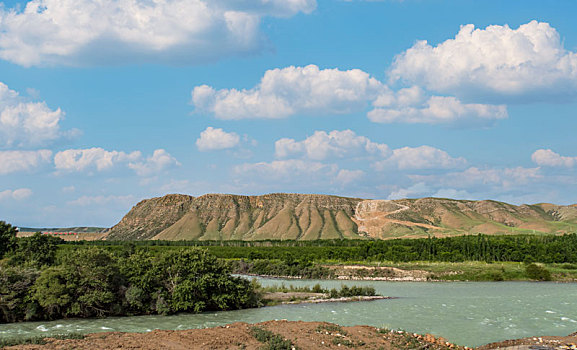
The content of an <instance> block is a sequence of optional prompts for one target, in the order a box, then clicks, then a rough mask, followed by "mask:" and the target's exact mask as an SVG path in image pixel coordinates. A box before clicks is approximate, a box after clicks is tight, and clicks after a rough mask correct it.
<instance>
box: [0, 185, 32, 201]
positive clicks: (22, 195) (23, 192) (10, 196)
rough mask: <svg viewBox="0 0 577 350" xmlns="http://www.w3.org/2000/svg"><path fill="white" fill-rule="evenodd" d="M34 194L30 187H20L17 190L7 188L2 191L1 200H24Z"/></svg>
mask: <svg viewBox="0 0 577 350" xmlns="http://www.w3.org/2000/svg"><path fill="white" fill-rule="evenodd" d="M31 195H32V190H30V189H29V188H19V189H17V190H13V191H12V190H5V191H2V192H0V201H11V200H17V201H20V200H23V199H26V198H28V197H30V196H31Z"/></svg>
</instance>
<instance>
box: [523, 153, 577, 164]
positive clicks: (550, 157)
mask: <svg viewBox="0 0 577 350" xmlns="http://www.w3.org/2000/svg"><path fill="white" fill-rule="evenodd" d="M531 159H532V160H533V162H534V163H535V164H537V165H540V166H548V167H564V168H572V167H573V166H575V165H577V157H565V156H562V155H560V154H558V153H555V152H553V151H552V150H550V149H538V150H536V151H535V152H534V153H533V154H532V155H531Z"/></svg>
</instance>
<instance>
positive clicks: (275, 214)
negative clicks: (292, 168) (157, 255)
mask: <svg viewBox="0 0 577 350" xmlns="http://www.w3.org/2000/svg"><path fill="white" fill-rule="evenodd" d="M570 232H577V205H566V206H564V205H555V204H550V203H539V204H531V205H528V204H523V205H513V204H508V203H504V202H499V201H494V200H482V201H472V200H455V199H448V198H432V197H427V198H419V199H399V200H371V199H361V198H349V197H340V196H333V195H320V194H291V193H271V194H265V195H259V196H247V195H234V194H205V195H202V196H199V197H193V196H189V195H183V194H169V195H166V196H163V197H155V198H151V199H146V200H143V201H140V202H139V203H138V204H136V205H135V206H134V207H133V208H132V209H131V210H130V211H129V212H128V213H127V214H126V215H125V216H124V218H122V220H121V221H120V222H119V223H118V224H116V225H115V226H114V227H112V228H111V229H110V231H109V233H108V236H107V239H110V240H131V239H137V240H139V239H161V240H265V239H279V240H283V239H286V240H289V239H290V240H315V239H366V238H372V239H390V238H401V237H404V238H419V237H427V236H438V237H444V236H450V235H458V234H476V233H485V234H518V233H521V234H522V233H536V234H562V233H570Z"/></svg>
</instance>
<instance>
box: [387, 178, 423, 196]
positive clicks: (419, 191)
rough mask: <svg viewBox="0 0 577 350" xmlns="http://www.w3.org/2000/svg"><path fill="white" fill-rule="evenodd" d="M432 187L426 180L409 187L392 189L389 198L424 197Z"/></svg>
mask: <svg viewBox="0 0 577 350" xmlns="http://www.w3.org/2000/svg"><path fill="white" fill-rule="evenodd" d="M430 191H431V189H430V188H429V186H427V185H426V184H425V183H424V182H419V183H416V184H414V185H411V186H409V187H407V188H399V189H398V190H396V191H392V192H391V194H390V195H389V197H388V198H387V199H403V198H417V197H423V196H424V195H426V194H427V193H429V192H430Z"/></svg>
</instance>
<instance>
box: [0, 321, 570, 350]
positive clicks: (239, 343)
mask: <svg viewBox="0 0 577 350" xmlns="http://www.w3.org/2000/svg"><path fill="white" fill-rule="evenodd" d="M39 342H42V343H43V344H26V345H15V346H9V347H6V348H5V349H26V350H33V349H38V350H62V349H119V348H129V349H161V348H162V349H175V350H176V349H245V350H248V349H254V350H256V349H262V348H263V347H266V348H274V349H342V348H355V349H386V350H393V349H435V350H448V349H455V350H466V349H469V348H467V347H463V346H459V345H457V344H452V343H450V342H448V341H447V340H446V339H444V338H441V337H435V336H433V335H431V334H425V335H419V334H415V333H408V332H404V331H395V330H388V329H382V328H375V327H370V326H353V327H341V326H339V325H336V324H333V323H327V322H302V321H286V320H281V321H267V322H261V323H257V324H248V323H244V322H237V323H233V324H229V325H226V326H220V327H214V328H205V329H190V330H181V331H166V330H155V331H152V332H148V333H122V332H108V333H93V334H88V335H86V336H83V337H82V339H55V338H45V339H44V340H43V341H39ZM273 344H274V346H275V347H273V346H272V345H273ZM576 344H577V333H573V334H570V335H568V336H564V337H551V336H543V337H530V338H524V339H515V340H506V341H501V342H497V343H490V344H487V345H483V346H480V347H478V348H476V349H477V350H495V349H509V350H526V349H527V350H528V349H547V350H568V349H576V348H577V345H576ZM267 346H268V347H267Z"/></svg>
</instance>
